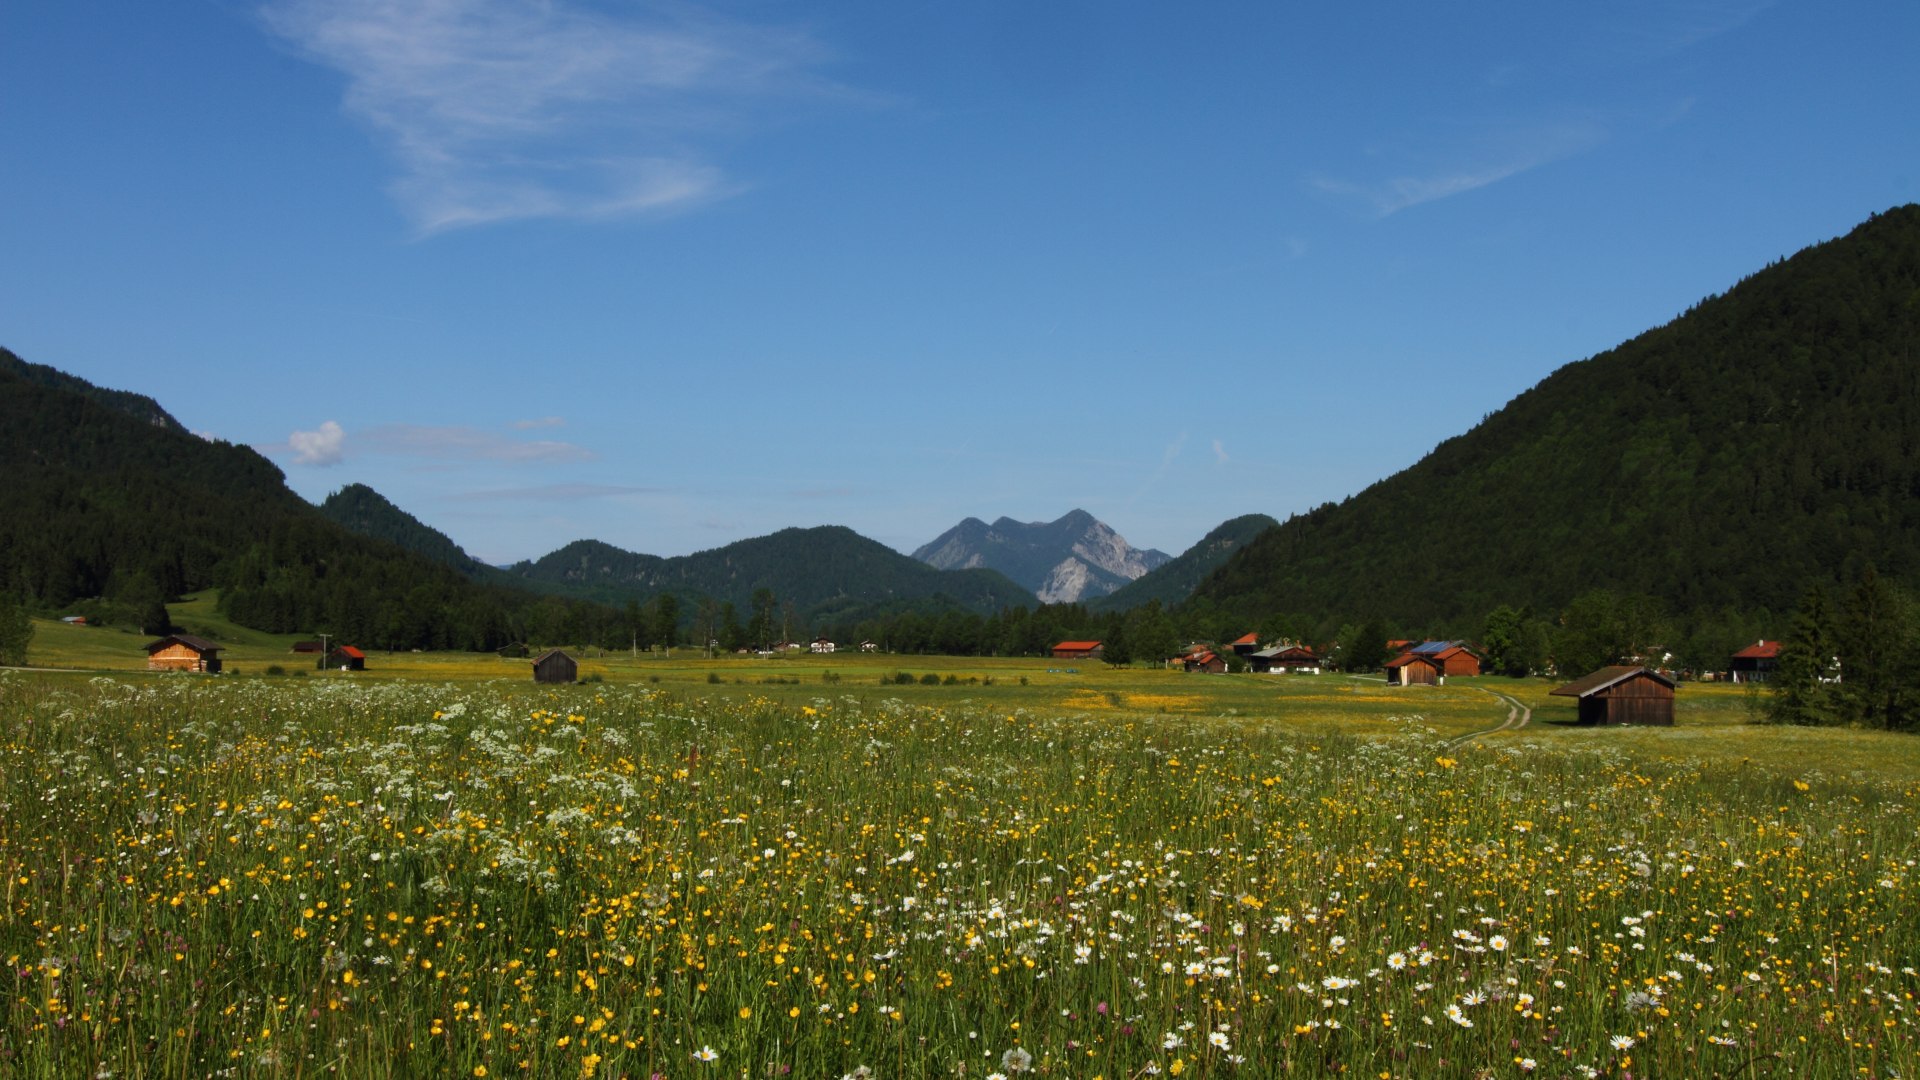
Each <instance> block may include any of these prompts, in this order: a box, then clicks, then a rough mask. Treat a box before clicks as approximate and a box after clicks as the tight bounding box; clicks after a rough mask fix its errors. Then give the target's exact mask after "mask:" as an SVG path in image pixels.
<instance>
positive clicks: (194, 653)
mask: <svg viewBox="0 0 1920 1080" xmlns="http://www.w3.org/2000/svg"><path fill="white" fill-rule="evenodd" d="M147 670H148V671H203V672H206V673H207V674H213V673H215V672H218V671H219V670H220V646H218V645H215V644H214V643H213V642H211V641H208V640H207V639H206V638H201V637H194V636H193V635H192V634H168V635H167V636H166V637H163V638H161V639H160V640H159V641H155V642H150V643H149V644H148V645H147Z"/></svg>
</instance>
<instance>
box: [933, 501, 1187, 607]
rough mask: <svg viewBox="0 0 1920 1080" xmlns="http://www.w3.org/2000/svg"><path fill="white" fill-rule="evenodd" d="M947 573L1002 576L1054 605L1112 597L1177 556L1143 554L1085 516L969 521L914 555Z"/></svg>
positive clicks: (1075, 513)
mask: <svg viewBox="0 0 1920 1080" xmlns="http://www.w3.org/2000/svg"><path fill="white" fill-rule="evenodd" d="M913 557H914V558H916V559H918V560H920V561H921V562H923V563H926V564H927V565H928V566H933V567H937V568H939V569H942V570H961V569H973V568H986V569H989V570H998V571H999V572H1000V573H1002V574H1005V575H1006V576H1007V577H1009V578H1011V579H1012V580H1013V581H1014V582H1015V583H1016V584H1018V585H1019V586H1020V587H1022V588H1024V589H1026V590H1028V591H1029V592H1031V593H1032V594H1033V595H1034V596H1035V597H1036V598H1038V599H1039V600H1041V601H1042V602H1045V603H1049V604H1064V603H1073V602H1076V601H1083V600H1090V599H1092V598H1094V597H1099V596H1106V595H1107V594H1109V593H1112V592H1115V591H1116V590H1118V589H1120V588H1121V587H1123V586H1125V585H1127V584H1128V583H1129V582H1133V581H1136V580H1138V579H1140V578H1142V577H1144V576H1146V575H1147V574H1148V573H1150V572H1151V571H1153V570H1154V569H1155V568H1157V567H1159V566H1162V565H1164V564H1166V563H1167V562H1168V561H1170V560H1171V558H1172V556H1170V555H1168V554H1167V553H1165V552H1163V551H1155V550H1152V549H1151V548H1149V549H1147V550H1145V551H1142V550H1141V549H1139V548H1136V547H1134V546H1133V545H1131V544H1129V543H1127V541H1126V539H1125V538H1124V537H1122V536H1121V535H1120V534H1119V533H1117V532H1114V531H1113V530H1112V529H1111V528H1109V527H1108V526H1107V525H1106V524H1105V523H1103V522H1101V521H1100V520H1098V519H1097V518H1095V517H1094V516H1093V515H1092V514H1089V513H1087V512H1086V511H1085V510H1074V511H1072V512H1070V513H1068V514H1067V515H1066V516H1065V517H1062V518H1060V519H1059V520H1058V521H1033V522H1023V521H1015V520H1013V519H1012V518H1007V517H1003V518H1001V519H999V520H998V521H995V522H994V523H993V524H991V525H989V524H987V523H986V522H984V521H981V520H980V519H979V518H971V517H970V518H967V519H966V520H965V521H962V522H961V523H960V524H958V525H955V526H954V527H953V528H951V529H948V530H947V531H946V532H944V533H941V534H940V535H939V536H938V537H935V538H934V540H933V541H932V542H931V543H928V544H926V545H924V546H922V547H921V548H919V550H917V551H915V552H914V553H913Z"/></svg>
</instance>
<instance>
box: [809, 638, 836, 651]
mask: <svg viewBox="0 0 1920 1080" xmlns="http://www.w3.org/2000/svg"><path fill="white" fill-rule="evenodd" d="M807 648H808V649H810V650H812V651H813V652H817V653H830V652H832V651H833V649H834V645H833V642H831V641H828V640H827V639H826V638H824V637H817V638H814V639H813V644H811V645H809V646H807Z"/></svg>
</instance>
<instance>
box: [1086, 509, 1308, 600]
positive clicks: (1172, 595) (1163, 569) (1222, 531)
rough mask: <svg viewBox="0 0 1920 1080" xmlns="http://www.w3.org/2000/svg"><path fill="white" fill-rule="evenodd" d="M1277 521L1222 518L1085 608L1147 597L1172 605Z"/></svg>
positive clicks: (1261, 517) (1254, 517)
mask: <svg viewBox="0 0 1920 1080" xmlns="http://www.w3.org/2000/svg"><path fill="white" fill-rule="evenodd" d="M1278 524H1279V522H1277V521H1275V520H1274V519H1272V518H1270V517H1268V516H1267V515H1265V514H1242V515H1241V516H1239V517H1237V518H1231V519H1229V520H1227V521H1224V522H1222V523H1221V524H1220V525H1219V526H1217V527H1216V528H1215V529H1214V530H1213V531H1212V532H1210V533H1208V534H1207V535H1205V536H1203V537H1201V538H1200V542H1199V543H1197V544H1195V545H1193V546H1192V547H1190V548H1188V549H1187V550H1186V551H1184V552H1182V553H1181V554H1180V555H1178V556H1176V557H1174V558H1173V559H1172V560H1171V561H1169V562H1166V563H1163V564H1161V565H1160V566H1159V567H1157V568H1155V569H1153V570H1151V571H1149V572H1148V573H1147V575H1146V576H1145V577H1142V578H1140V579H1138V580H1136V581H1131V582H1128V583H1127V584H1126V585H1125V586H1123V587H1121V588H1120V589H1118V590H1117V591H1115V592H1112V593H1109V594H1107V595H1106V596H1101V597H1096V598H1095V599H1093V600H1090V601H1088V602H1087V607H1088V609H1089V610H1092V611H1126V610H1128V609H1129V608H1136V607H1139V606H1140V605H1141V604H1144V603H1147V602H1148V601H1151V600H1158V601H1160V602H1161V603H1162V604H1164V605H1166V606H1168V607H1172V606H1173V605H1175V604H1178V603H1180V602H1181V601H1182V600H1185V599H1186V598H1187V597H1188V596H1190V595H1192V594H1193V590H1194V589H1196V588H1198V587H1199V585H1200V582H1202V581H1204V580H1206V577H1207V575H1208V574H1211V573H1213V572H1214V571H1215V570H1216V569H1218V568H1219V567H1220V566H1222V565H1223V564H1225V563H1226V561H1227V559H1228V558H1229V557H1230V556H1232V555H1233V553H1234V552H1236V551H1238V550H1240V549H1241V548H1242V547H1245V546H1246V544H1247V543H1248V542H1249V541H1251V540H1252V539H1253V538H1254V537H1256V536H1259V535H1260V534H1261V533H1263V532H1265V531H1266V530H1268V529H1271V528H1273V527H1274V526H1275V525H1278Z"/></svg>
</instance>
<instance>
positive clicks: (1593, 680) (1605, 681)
mask: <svg viewBox="0 0 1920 1080" xmlns="http://www.w3.org/2000/svg"><path fill="white" fill-rule="evenodd" d="M1636 675H1646V676H1647V677H1649V678H1651V679H1653V680H1655V681H1656V682H1659V683H1660V684H1661V685H1663V686H1665V687H1666V688H1667V689H1669V690H1671V689H1673V680H1672V679H1669V678H1667V677H1666V676H1665V675H1662V674H1660V673H1659V672H1657V671H1655V670H1653V669H1652V668H1650V667H1643V666H1641V665H1639V664H1616V665H1614V666H1613V667H1603V668H1601V669H1600V670H1599V671H1596V672H1594V673H1593V674H1591V675H1588V676H1586V677H1585V678H1581V679H1575V680H1573V681H1572V682H1570V683H1568V684H1567V685H1565V686H1562V687H1560V688H1559V689H1558V690H1549V691H1547V693H1549V694H1558V695H1559V696H1561V697H1580V698H1583V697H1586V696H1587V695H1589V694H1597V693H1599V692H1600V691H1602V690H1605V689H1607V688H1608V687H1611V686H1616V685H1618V684H1620V683H1623V682H1626V681H1627V680H1628V679H1631V678H1633V677H1634V676H1636Z"/></svg>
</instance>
